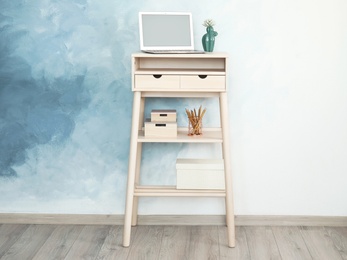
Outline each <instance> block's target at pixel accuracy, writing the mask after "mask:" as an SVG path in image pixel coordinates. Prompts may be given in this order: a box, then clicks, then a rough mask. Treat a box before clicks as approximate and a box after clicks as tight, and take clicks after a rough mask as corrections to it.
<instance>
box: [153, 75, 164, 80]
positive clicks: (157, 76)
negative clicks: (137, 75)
mask: <svg viewBox="0 0 347 260" xmlns="http://www.w3.org/2000/svg"><path fill="white" fill-rule="evenodd" d="M161 76H163V75H160V74H154V75H153V77H155V78H156V79H160V78H161Z"/></svg>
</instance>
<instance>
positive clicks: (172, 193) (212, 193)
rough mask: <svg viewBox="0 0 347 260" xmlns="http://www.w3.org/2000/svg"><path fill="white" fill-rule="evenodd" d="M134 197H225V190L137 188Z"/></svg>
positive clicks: (170, 187)
mask: <svg viewBox="0 0 347 260" xmlns="http://www.w3.org/2000/svg"><path fill="white" fill-rule="evenodd" d="M134 196H141V197H155V196H158V197H225V190H178V189H177V188H176V186H136V187H135V191H134Z"/></svg>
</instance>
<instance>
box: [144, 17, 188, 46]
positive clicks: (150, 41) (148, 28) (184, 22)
mask: <svg viewBox="0 0 347 260" xmlns="http://www.w3.org/2000/svg"><path fill="white" fill-rule="evenodd" d="M139 25H140V43H141V50H170V49H171V50H193V49H194V41H193V28H192V16H191V14H190V13H149V12H148V13H147V12H140V13H139Z"/></svg>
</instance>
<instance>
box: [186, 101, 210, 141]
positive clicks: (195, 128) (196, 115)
mask: <svg viewBox="0 0 347 260" xmlns="http://www.w3.org/2000/svg"><path fill="white" fill-rule="evenodd" d="M205 112H206V108H205V109H204V110H202V109H201V106H200V108H199V110H198V111H196V109H194V110H190V111H189V110H188V109H186V113H187V116H188V135H190V136H193V135H202V118H203V117H204V115H205Z"/></svg>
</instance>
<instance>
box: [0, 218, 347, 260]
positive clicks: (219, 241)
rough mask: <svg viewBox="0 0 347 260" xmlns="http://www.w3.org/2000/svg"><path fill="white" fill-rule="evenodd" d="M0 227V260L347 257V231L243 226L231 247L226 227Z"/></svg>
mask: <svg viewBox="0 0 347 260" xmlns="http://www.w3.org/2000/svg"><path fill="white" fill-rule="evenodd" d="M122 233H123V226H122V225H118V226H110V225H107V226H104V225H97V226H93V225H92V226H85V225H19V224H2V225H1V224H0V259H1V260H2V259H11V260H23V259H35V260H38V259H99V260H101V259H110V260H114V259H121V260H134V259H160V260H162V259H163V260H166V259H170V260H171V259H180V260H181V259H187V260H195V259H199V260H205V259H237V260H244V259H260V260H262V259H283V260H285V259H293V260H294V259H295V260H301V259H322V260H325V259H327V260H339V259H346V255H347V254H346V253H347V252H346V245H347V237H346V234H347V227H307V228H303V227H299V226H294V227H276V226H272V227H271V226H251V227H246V226H240V227H237V228H236V246H235V248H230V247H229V246H228V241H227V240H228V239H227V229H226V227H225V226H170V225H168V226H137V227H134V228H133V232H132V237H131V245H130V247H128V248H124V247H123V246H122Z"/></svg>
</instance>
